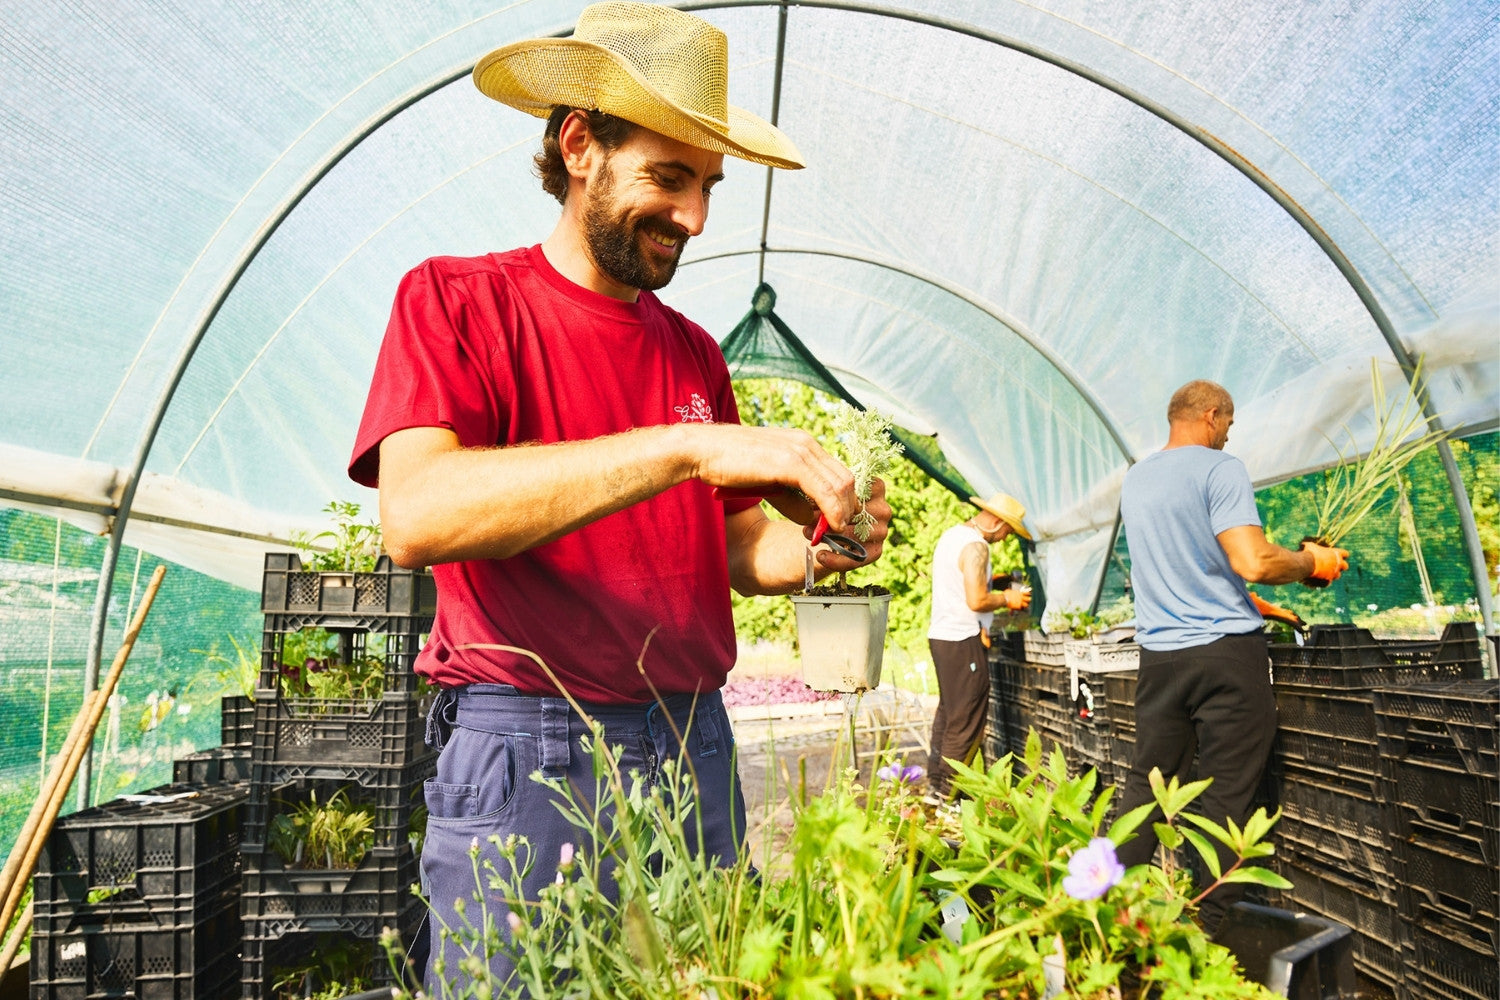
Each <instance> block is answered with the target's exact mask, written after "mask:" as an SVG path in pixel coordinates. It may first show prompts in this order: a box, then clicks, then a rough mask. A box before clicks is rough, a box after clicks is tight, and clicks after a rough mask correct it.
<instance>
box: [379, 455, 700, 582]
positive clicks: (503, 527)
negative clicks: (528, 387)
mask: <svg viewBox="0 0 1500 1000" xmlns="http://www.w3.org/2000/svg"><path fill="white" fill-rule="evenodd" d="M678 436H679V435H678V434H677V428H676V427H672V426H666V427H648V428H641V429H638V430H632V431H627V432H625V433H623V434H615V435H610V436H608V437H602V438H595V439H593V440H589V441H570V442H564V443H561V444H548V445H514V446H508V447H502V448H451V449H444V450H436V451H430V452H425V453H418V454H416V455H401V454H399V451H398V452H397V453H394V454H391V455H388V454H387V446H386V445H382V451H381V463H382V471H381V488H380V518H381V525H382V528H383V530H384V537H385V543H386V548H387V550H388V551H389V552H390V553H391V556H392V558H393V559H395V560H396V562H398V563H399V564H401V565H404V566H427V565H432V564H435V563H444V562H456V561H459V560H466V559H503V558H506V557H508V556H512V555H515V554H517V553H519V552H524V551H526V550H527V549H531V548H534V547H536V546H538V545H542V544H545V543H546V542H550V541H552V540H553V539H556V538H560V537H561V536H563V535H565V534H567V533H569V532H571V531H576V530H577V529H578V528H580V527H582V526H584V525H586V524H590V523H592V522H594V521H597V520H599V519H600V518H602V517H605V516H607V515H609V514H612V513H614V512H615V511H618V510H622V509H624V508H626V507H629V506H631V505H632V504H636V503H640V502H641V501H643V500H647V499H649V498H651V497H653V496H656V495H657V494H659V493H661V492H662V491H664V490H666V489H668V488H670V487H672V486H675V485H676V484H678V483H680V482H684V481H685V480H686V479H688V478H690V477H691V472H692V467H691V462H689V461H687V460H686V459H685V457H684V454H683V451H682V449H681V447H680V443H679V442H677V441H676V440H675V439H676V438H677V437H678ZM393 438H394V436H393ZM391 440H392V439H387V441H388V442H389V441H391ZM396 448H397V449H399V448H400V445H399V444H398V445H397V446H396ZM388 459H389V461H388Z"/></svg>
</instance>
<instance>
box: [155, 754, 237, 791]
mask: <svg viewBox="0 0 1500 1000" xmlns="http://www.w3.org/2000/svg"><path fill="white" fill-rule="evenodd" d="M172 780H173V781H175V782H177V783H178V784H194V785H219V784H235V783H237V782H243V781H249V780H250V748H249V747H209V748H208V749H207V750H199V751H198V752H197V753H190V754H188V755H187V756H185V757H178V758H177V759H176V760H174V761H173V762H172Z"/></svg>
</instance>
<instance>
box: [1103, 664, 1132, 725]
mask: <svg viewBox="0 0 1500 1000" xmlns="http://www.w3.org/2000/svg"><path fill="white" fill-rule="evenodd" d="M1135 681H1136V672H1135V671H1134V670H1116V671H1114V672H1113V673H1108V674H1105V675H1104V698H1105V700H1106V701H1108V702H1109V714H1110V720H1111V721H1113V722H1119V721H1121V720H1125V719H1129V720H1131V721H1132V722H1133V721H1134V720H1135Z"/></svg>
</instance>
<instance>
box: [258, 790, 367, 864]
mask: <svg viewBox="0 0 1500 1000" xmlns="http://www.w3.org/2000/svg"><path fill="white" fill-rule="evenodd" d="M266 839H267V841H268V843H269V844H270V846H271V849H272V850H274V851H275V852H276V853H277V854H279V855H281V860H282V861H283V862H285V863H286V865H287V867H288V868H307V869H314V870H319V871H323V870H329V869H353V868H358V867H359V863H360V862H361V861H363V860H364V857H365V855H366V854H367V853H369V850H370V848H371V847H373V846H375V810H374V809H373V808H372V807H370V806H367V805H357V804H355V803H354V802H351V801H350V799H349V794H348V790H347V789H343V788H341V789H339V790H338V791H337V792H335V793H334V794H333V795H332V796H330V797H329V799H328V801H327V802H321V803H320V802H319V801H318V795H317V791H316V790H314V791H313V792H312V793H311V794H310V795H309V797H308V800H307V801H306V802H299V803H296V804H295V805H293V807H292V808H291V809H290V810H288V811H286V812H281V813H277V814H276V815H275V816H274V817H272V819H271V826H270V830H269V832H268V834H267V838H266Z"/></svg>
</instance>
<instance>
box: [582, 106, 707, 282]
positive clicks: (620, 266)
mask: <svg viewBox="0 0 1500 1000" xmlns="http://www.w3.org/2000/svg"><path fill="white" fill-rule="evenodd" d="M723 165H724V155H723V154H722V153H711V152H709V151H708V150H705V149H698V148H697V147H695V146H689V145H688V144H686V143H683V142H678V141H677V140H675V139H669V138H667V137H666V136H664V135H660V134H658V133H656V132H652V131H650V130H648V129H644V128H638V129H636V130H635V131H634V132H633V133H632V134H631V136H630V138H629V139H627V140H626V141H625V142H624V144H622V145H621V146H620V147H619V148H618V149H615V150H612V151H610V152H608V153H607V154H606V155H605V156H604V157H603V160H602V162H601V163H600V165H599V169H598V170H597V171H596V172H595V173H594V175H593V177H591V178H590V179H589V182H588V185H587V187H586V188H585V189H584V197H585V198H586V199H587V200H586V202H585V204H584V205H583V206H582V209H583V212H582V219H583V229H584V241H585V244H586V246H587V247H588V252H589V256H590V257H591V258H592V259H593V263H594V266H595V267H596V268H597V269H598V270H599V272H600V274H602V275H603V276H605V277H606V278H608V279H609V280H610V281H612V282H614V283H615V284H617V285H619V286H621V289H622V290H624V289H644V290H647V291H655V290H657V289H658V288H662V287H664V286H665V285H666V284H667V282H669V281H671V280H672V275H673V274H675V273H676V271H677V262H678V260H680V259H681V258H682V251H683V247H684V246H686V244H687V240H688V237H690V236H697V235H698V234H699V233H701V232H702V231H703V224H704V221H705V220H706V219H707V218H708V196H709V191H710V190H711V189H712V188H713V186H714V185H715V184H717V183H718V182H719V181H720V180H721V179H722V178H723V176H724V174H723Z"/></svg>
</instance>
